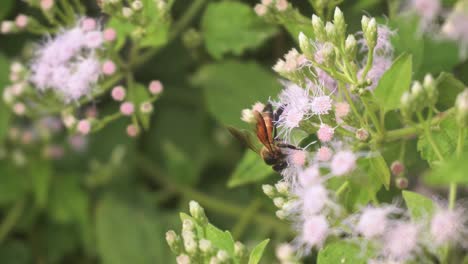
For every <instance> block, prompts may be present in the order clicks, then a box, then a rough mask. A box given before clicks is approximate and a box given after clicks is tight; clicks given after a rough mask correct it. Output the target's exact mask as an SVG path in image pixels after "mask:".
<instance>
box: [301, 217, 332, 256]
mask: <svg viewBox="0 0 468 264" xmlns="http://www.w3.org/2000/svg"><path fill="white" fill-rule="evenodd" d="M328 234H329V225H328V222H327V219H326V218H325V216H323V215H316V216H311V217H309V218H307V219H306V220H305V221H304V223H303V225H302V230H301V235H300V240H301V241H302V243H303V244H304V246H305V247H307V248H312V247H317V248H321V247H322V245H323V244H324V242H325V240H326V239H327V236H328Z"/></svg>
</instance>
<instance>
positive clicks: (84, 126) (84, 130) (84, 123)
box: [76, 119, 91, 135]
mask: <svg viewBox="0 0 468 264" xmlns="http://www.w3.org/2000/svg"><path fill="white" fill-rule="evenodd" d="M76 128H77V130H78V132H80V133H81V134H83V135H87V134H89V132H90V131H91V123H90V122H89V121H88V120H86V119H85V120H80V121H79V122H78V125H77V126H76Z"/></svg>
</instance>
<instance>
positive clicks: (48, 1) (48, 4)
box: [40, 0, 55, 11]
mask: <svg viewBox="0 0 468 264" xmlns="http://www.w3.org/2000/svg"><path fill="white" fill-rule="evenodd" d="M54 4H55V1H54V0H41V2H40V6H41V8H42V10H44V11H48V10H50V9H51V8H52V7H54Z"/></svg>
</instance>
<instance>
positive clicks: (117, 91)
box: [111, 86, 126, 101]
mask: <svg viewBox="0 0 468 264" xmlns="http://www.w3.org/2000/svg"><path fill="white" fill-rule="evenodd" d="M125 94H126V92H125V89H124V88H123V87H122V86H116V87H114V88H113V89H112V92H111V95H112V99H114V100H115V101H123V99H125Z"/></svg>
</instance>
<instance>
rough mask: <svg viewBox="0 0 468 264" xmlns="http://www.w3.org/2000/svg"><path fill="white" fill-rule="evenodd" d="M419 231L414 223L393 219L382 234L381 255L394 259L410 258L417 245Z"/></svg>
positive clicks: (403, 259)
mask: <svg viewBox="0 0 468 264" xmlns="http://www.w3.org/2000/svg"><path fill="white" fill-rule="evenodd" d="M419 231H420V227H419V226H418V225H416V224H415V223H412V222H405V221H401V220H400V221H394V222H393V223H392V225H391V227H389V228H388V230H387V232H385V234H384V238H383V249H382V253H383V255H384V256H386V257H387V258H389V259H392V260H396V261H405V260H409V259H411V258H412V256H413V255H412V254H413V253H414V252H415V251H416V249H417V246H418V236H419Z"/></svg>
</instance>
